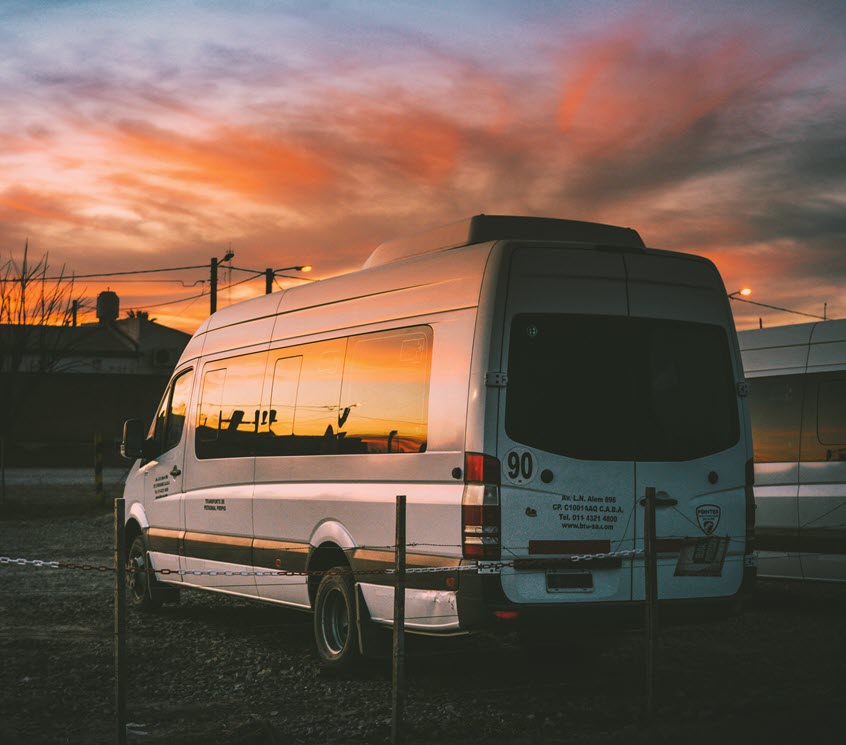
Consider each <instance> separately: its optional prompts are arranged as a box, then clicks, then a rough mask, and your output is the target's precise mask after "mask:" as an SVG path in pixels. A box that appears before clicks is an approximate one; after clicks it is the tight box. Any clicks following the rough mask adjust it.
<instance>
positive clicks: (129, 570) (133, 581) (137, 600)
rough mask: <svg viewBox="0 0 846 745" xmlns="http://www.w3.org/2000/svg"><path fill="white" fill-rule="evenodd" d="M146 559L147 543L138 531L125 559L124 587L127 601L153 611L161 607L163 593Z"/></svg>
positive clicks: (144, 609) (138, 607)
mask: <svg viewBox="0 0 846 745" xmlns="http://www.w3.org/2000/svg"><path fill="white" fill-rule="evenodd" d="M149 569H150V565H149V562H148V560H147V544H146V543H145V542H144V536H142V535H141V534H140V533H139V534H137V535H136V536H135V538H133V539H132V543H130V544H129V551H128V552H127V559H126V587H127V589H128V590H129V602H130V604H131V605H132V607H133V608H137V609H138V610H141V611H153V610H158V609H159V608H161V607H162V603H163V602H164V595H165V593H164V592H163V591H162V587H161V585H160V584H159V583H158V582H157V581H156V576H155V575H154V574H152V573H151V572H150V571H148V570H149Z"/></svg>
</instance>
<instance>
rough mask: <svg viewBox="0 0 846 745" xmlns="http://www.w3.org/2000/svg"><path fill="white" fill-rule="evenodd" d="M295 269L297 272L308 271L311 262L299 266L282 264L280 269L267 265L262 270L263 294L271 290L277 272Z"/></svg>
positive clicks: (310, 267) (310, 268)
mask: <svg viewBox="0 0 846 745" xmlns="http://www.w3.org/2000/svg"><path fill="white" fill-rule="evenodd" d="M291 270H295V271H298V272H310V271H311V270H312V266H311V264H302V265H301V266H283V267H282V268H281V269H271V268H270V267H268V268H267V269H265V270H264V294H265V295H269V294H270V293H271V292H273V278H274V277H275V276H276V273H277V272H288V271H291Z"/></svg>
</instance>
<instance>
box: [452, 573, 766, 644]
mask: <svg viewBox="0 0 846 745" xmlns="http://www.w3.org/2000/svg"><path fill="white" fill-rule="evenodd" d="M471 577H473V579H474V580H475V581H470V582H468V581H467V580H468V579H470V577H463V578H462V583H461V587H460V589H459V592H458V596H457V603H458V618H459V623H460V625H461V628H462V629H466V630H475V629H485V628H491V627H496V626H499V627H505V626H508V625H511V626H512V627H516V626H537V627H544V626H555V627H559V628H560V625H561V624H562V623H568V624H569V623H571V622H573V621H576V622H577V623H579V624H590V625H591V627H606V628H614V629H638V628H643V627H644V622H645V617H646V603H645V601H642V600H631V601H625V602H591V601H589V600H585V601H576V602H566V603H513V602H511V601H510V600H508V598H507V597H506V596H505V594H504V593H503V591H502V585H501V584H500V580H499V576H497V575H487V576H484V575H483V576H478V575H477V576H473V575H471ZM753 582H754V569H752V570H751V572H750V571H747V572H746V573H744V580H743V583H742V584H741V586H740V588H739V590H738V592H737V593H736V594H734V595H729V596H723V597H713V598H684V599H674V600H659V601H658V617H659V619H660V622H661V625H662V626H663V625H681V624H692V623H707V622H712V621H719V620H721V619H725V618H730V617H732V616H736V615H739V614H740V613H741V612H742V609H743V608H742V606H743V598H744V597H745V596H746V595H747V594H748V591H749V590H750V589H751V585H752V583H753Z"/></svg>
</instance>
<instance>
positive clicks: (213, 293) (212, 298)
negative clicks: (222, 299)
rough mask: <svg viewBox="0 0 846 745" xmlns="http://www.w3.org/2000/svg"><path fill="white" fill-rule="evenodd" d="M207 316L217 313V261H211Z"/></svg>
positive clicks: (214, 259) (213, 259)
mask: <svg viewBox="0 0 846 745" xmlns="http://www.w3.org/2000/svg"><path fill="white" fill-rule="evenodd" d="M209 279H210V281H209V287H210V291H209V315H211V314H212V313H214V312H216V311H217V259H216V258H214V257H212V260H211V277H210V278H209Z"/></svg>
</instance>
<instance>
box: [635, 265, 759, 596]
mask: <svg viewBox="0 0 846 745" xmlns="http://www.w3.org/2000/svg"><path fill="white" fill-rule="evenodd" d="M625 261H626V268H627V273H628V290H629V312H630V314H631V320H632V324H633V328H637V329H638V331H637V334H636V338H637V344H638V347H639V349H638V352H637V353H638V359H639V363H638V364H639V366H640V367H641V370H640V372H642V373H643V375H642V377H641V384H640V386H641V387H640V395H639V396H638V407H637V409H636V421H635V425H634V426H635V432H636V438H635V450H636V459H637V463H636V494H637V496H638V508H637V513H636V520H635V523H636V527H637V534H638V537H639V540H638V544H637V547H638V548H643V544H642V540H641V538H642V535H643V525H644V507H643V506H642V504H641V500H640V498H641V497H643V496H644V494H645V492H646V488H647V487H650V486H651V487H655V489H656V492H657V495H658V507H657V508H656V537H657V539H658V545H657V548H658V588H659V597H660V598H661V599H674V598H691V597H697V598H707V597H725V596H730V595H733V594H735V593H736V592H737V591H738V590H739V588H740V585H741V582H742V579H743V558H744V550H745V546H746V541H745V530H746V516H745V510H746V508H745V493H744V490H745V464H746V460H747V459H748V458H750V457H751V454H750V453H749V448H748V443H747V442H746V439H745V431H746V430H745V428H741V426H740V422H741V421H745V419H742V418H741V414H742V407H743V406H744V405H745V404H743V403H742V400H741V399H739V397H738V389H737V385H736V382H737V381H740V380H742V379H743V374H742V371H741V368H740V361H739V359H738V358H737V345H736V344H735V343H734V342H733V333H734V332H733V328H732V324H733V321H732V319H731V316H730V315H729V313H728V311H727V303H726V299H725V288H724V286H723V283H722V280H721V279H720V276H719V274H718V273H717V270H716V269H715V268H714V267H713V265H712V264H710V263H708V262H705V261H701V260H694V259H689V258H684V257H677V256H668V255H655V254H653V255H650V254H641V255H638V254H627V255H626V257H625ZM643 566H644V562H643V557H642V556H639V557H638V558H637V559H636V560H635V564H634V575H633V597H634V598H635V599H639V598H643V597H644V595H645V590H644V588H645V580H644V572H643Z"/></svg>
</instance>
